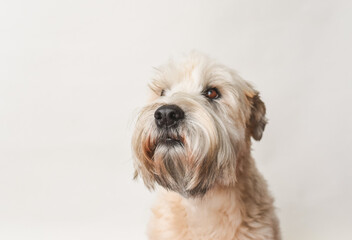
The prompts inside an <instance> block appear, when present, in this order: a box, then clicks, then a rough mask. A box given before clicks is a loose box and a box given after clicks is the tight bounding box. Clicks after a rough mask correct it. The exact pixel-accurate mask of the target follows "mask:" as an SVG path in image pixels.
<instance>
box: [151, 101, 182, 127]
mask: <svg viewBox="0 0 352 240" xmlns="http://www.w3.org/2000/svg"><path fill="white" fill-rule="evenodd" d="M184 117H185V113H184V112H183V111H182V109H181V108H180V107H178V106H176V105H164V106H161V107H159V108H158V109H157V110H156V111H155V113H154V118H155V122H156V125H157V126H158V127H159V128H162V127H172V126H176V124H177V123H178V122H179V121H180V120H182V119H183V118H184Z"/></svg>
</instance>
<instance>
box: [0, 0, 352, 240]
mask: <svg viewBox="0 0 352 240" xmlns="http://www.w3.org/2000/svg"><path fill="white" fill-rule="evenodd" d="M351 43H352V2H351V1H350V0H346V1H342V0H341V1H336V0H335V1H332V0H331V1H330V0H326V1H321V0H314V1H312V0H311V1H307V0H295V1H288V0H267V1H253V0H241V1H238V0H236V1H234V0H233V1H221V0H218V1H210V0H209V1H200V0H199V1H192V0H188V1H187V0H178V1H162V0H159V1H142V0H141V1H131V0H130V1H127V0H126V1H117V0H111V1H108V0H100V1H88V0H71V1H66V0H60V1H59V0H57V1H52V0H50V1H47V0H43V1H39V0H31V1H26V0H22V1H17V0H11V1H1V2H0V239H4V240H5V239H6V240H13V239H25V240H32V239H33V240H34V239H35V240H39V239H45V240H46V239H48V240H52V239H53V240H59V239H60V240H62V239H65V240H78V239H84V240H93V239H99V240H101V239H102V240H105V239H106V240H110V239H115V240H116V239H132V240H134V239H146V235H145V231H146V224H147V222H148V218H149V215H150V207H151V205H152V202H153V200H154V199H155V193H150V192H148V191H147V190H146V189H145V187H144V186H143V184H142V181H133V180H132V176H133V167H132V159H131V151H130V149H131V146H130V138H131V133H132V130H133V119H134V117H135V116H136V113H137V112H138V109H139V108H140V107H141V106H143V104H144V103H145V100H146V99H147V83H148V81H149V79H150V78H151V76H152V74H153V67H156V66H158V65H160V64H162V63H164V62H165V61H167V60H168V59H169V57H170V56H173V55H179V54H183V53H187V52H188V51H190V50H192V49H197V50H199V51H202V52H205V53H207V54H209V55H210V56H212V57H213V58H215V59H217V60H218V61H219V62H221V63H224V64H225V65H227V66H230V67H232V68H234V69H236V70H238V72H239V73H240V74H241V75H242V76H243V77H244V78H245V79H246V80H248V81H250V82H251V83H253V84H254V86H256V88H257V89H258V90H260V92H261V95H262V98H263V100H264V102H265V103H266V106H267V117H268V118H269V124H268V125H267V128H266V131H265V132H264V137H263V139H262V141H260V142H258V143H255V144H254V146H253V155H254V156H255V158H256V161H257V164H258V167H259V169H260V171H261V172H262V173H263V174H264V176H265V177H266V179H267V180H268V182H269V186H270V189H271V191H272V193H273V195H274V196H275V198H276V206H277V208H278V215H279V217H280V220H281V227H282V234H283V238H284V239H286V240H296V239H300V240H313V239H317V240H318V239H319V240H331V239H338V240H345V239H346V240H347V239H352V232H351V226H352V218H351V215H352V207H351V204H352V174H351V171H352V157H351V154H352V153H351V148H352V145H351V134H352V127H351V125H352V107H351V104H352V94H351V90H352V74H351V72H352V66H351V65H352V57H351V56H352V47H351Z"/></svg>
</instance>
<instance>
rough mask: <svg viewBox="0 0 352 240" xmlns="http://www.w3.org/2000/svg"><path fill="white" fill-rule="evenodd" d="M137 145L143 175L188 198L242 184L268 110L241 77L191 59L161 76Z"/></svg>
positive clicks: (135, 137)
mask: <svg viewBox="0 0 352 240" xmlns="http://www.w3.org/2000/svg"><path fill="white" fill-rule="evenodd" d="M150 88H151V90H152V97H151V100H150V102H149V104H148V105H146V106H145V107H144V108H143V109H142V110H141V112H140V114H139V117H138V119H137V122H136V127H135V131H134V134H133V139H132V146H133V153H134V160H135V162H134V164H135V168H136V176H137V175H140V176H141V177H142V178H143V180H144V183H145V184H146V186H147V187H148V188H153V187H154V184H155V182H156V183H158V184H159V185H161V186H163V187H164V188H166V189H169V190H172V191H176V192H178V193H180V194H182V195H183V196H185V197H195V196H202V195H204V193H205V192H207V191H208V190H209V189H210V188H211V187H212V186H213V185H214V184H222V185H231V184H235V182H236V173H237V171H238V168H239V167H240V166H239V165H240V160H241V159H243V158H244V157H245V156H246V155H248V154H249V149H250V137H251V136H252V137H253V138H254V139H256V140H260V139H261V136H262V132H263V130H264V127H265V124H266V119H265V106H264V104H263V102H262V101H261V100H260V99H259V96H258V92H256V91H255V90H254V89H253V88H252V87H251V86H250V85H249V84H248V83H247V82H245V81H244V80H242V79H241V78H240V77H239V76H238V75H237V74H236V73H235V72H234V71H232V70H231V69H228V68H226V67H225V66H223V65H219V64H216V63H214V62H213V61H212V60H210V59H209V58H207V57H205V56H203V55H200V54H197V53H192V54H190V55H189V56H188V57H187V58H186V59H185V60H184V61H182V62H180V63H174V62H170V63H169V64H167V65H165V66H163V67H161V68H160V69H159V70H158V73H157V74H156V76H155V78H154V79H153V81H152V83H151V84H150Z"/></svg>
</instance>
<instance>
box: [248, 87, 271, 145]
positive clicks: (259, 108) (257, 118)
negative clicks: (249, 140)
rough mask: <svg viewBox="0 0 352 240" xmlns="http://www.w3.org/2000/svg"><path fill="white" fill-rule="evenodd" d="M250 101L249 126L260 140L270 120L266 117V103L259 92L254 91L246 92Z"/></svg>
mask: <svg viewBox="0 0 352 240" xmlns="http://www.w3.org/2000/svg"><path fill="white" fill-rule="evenodd" d="M246 96H247V98H248V101H249V103H250V108H251V114H250V118H249V121H248V126H247V127H248V128H249V131H250V134H251V136H252V137H253V138H254V139H255V140H257V141H259V140H260V139H261V138H262V136H263V132H264V128H265V125H266V124H267V122H268V120H267V118H266V117H265V112H266V109H265V104H264V103H263V101H262V100H261V99H260V97H259V92H257V91H255V90H254V91H253V92H251V93H246Z"/></svg>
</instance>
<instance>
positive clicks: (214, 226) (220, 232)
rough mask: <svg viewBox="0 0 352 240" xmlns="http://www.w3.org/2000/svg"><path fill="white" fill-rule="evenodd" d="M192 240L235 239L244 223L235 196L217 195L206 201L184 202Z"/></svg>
mask: <svg viewBox="0 0 352 240" xmlns="http://www.w3.org/2000/svg"><path fill="white" fill-rule="evenodd" d="M183 205H184V207H185V211H186V213H187V214H186V217H185V221H186V222H187V225H188V228H189V235H190V236H191V238H190V239H200V240H203V239H204V240H208V239H235V238H236V233H237V231H238V228H239V227H240V225H241V223H242V216H241V207H240V204H238V203H237V202H236V198H235V197H234V196H229V195H227V194H226V195H221V194H220V195H217V196H215V197H213V198H211V199H206V200H205V201H199V200H184V201H183Z"/></svg>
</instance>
